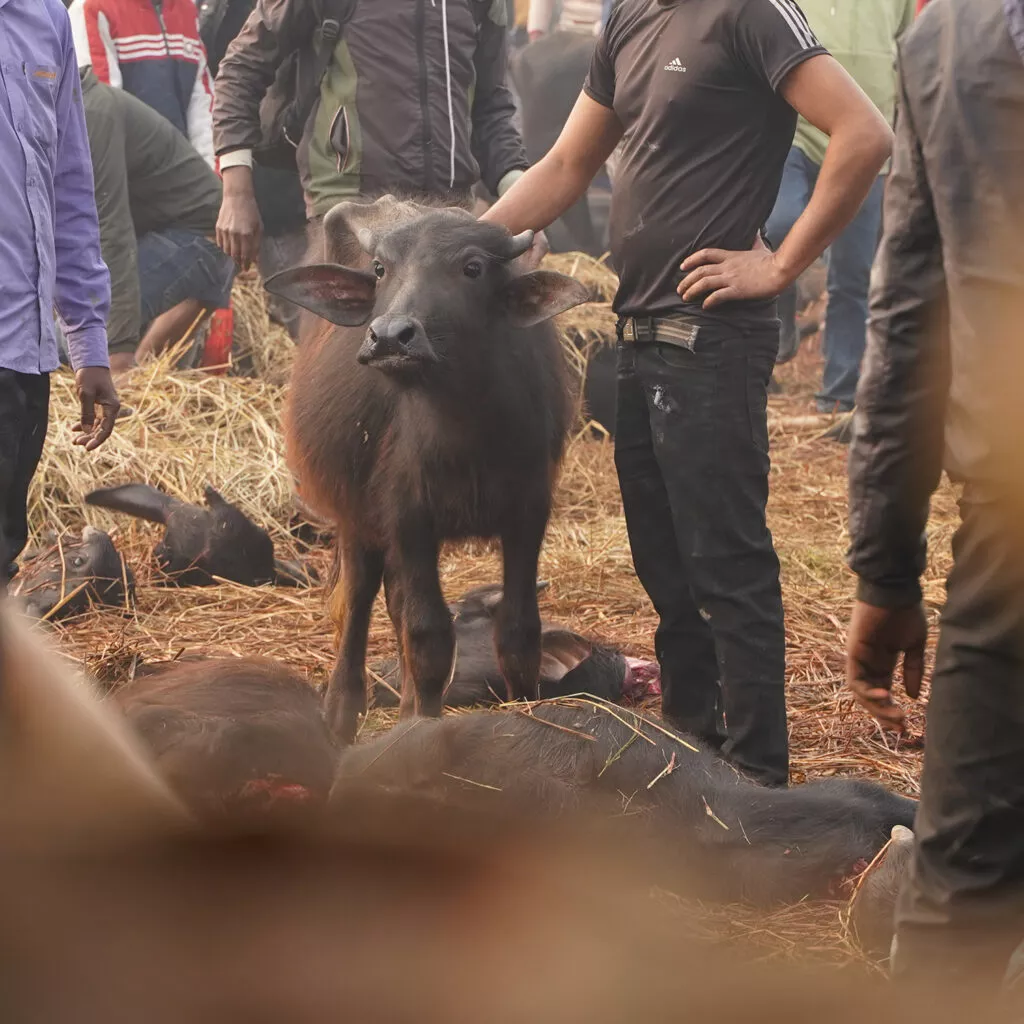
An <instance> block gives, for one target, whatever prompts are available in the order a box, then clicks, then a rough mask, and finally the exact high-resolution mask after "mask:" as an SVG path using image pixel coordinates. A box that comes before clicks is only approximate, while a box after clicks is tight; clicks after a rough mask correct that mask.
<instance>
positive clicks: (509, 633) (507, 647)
mask: <svg viewBox="0 0 1024 1024" xmlns="http://www.w3.org/2000/svg"><path fill="white" fill-rule="evenodd" d="M547 519H548V506H547V504H544V505H543V506H542V507H541V508H538V509H537V510H536V511H535V512H534V513H533V514H532V515H524V516H523V517H522V518H521V519H520V521H519V522H518V523H516V524H515V525H514V526H513V527H511V528H510V529H509V530H507V531H506V532H505V533H503V534H502V538H501V548H502V560H503V562H504V571H505V581H504V589H503V596H502V599H501V604H500V605H499V606H498V611H497V614H496V615H495V622H494V631H495V637H494V639H495V645H496V646H497V649H498V663H499V665H500V666H501V672H502V675H503V676H504V677H505V683H506V685H507V686H508V690H509V697H510V698H511V699H512V700H520V699H522V698H525V699H526V700H536V699H537V682H538V678H539V676H540V653H541V649H540V610H539V608H538V607H537V562H538V559H539V557H540V546H541V544H542V543H543V540H544V529H545V527H546V526H547Z"/></svg>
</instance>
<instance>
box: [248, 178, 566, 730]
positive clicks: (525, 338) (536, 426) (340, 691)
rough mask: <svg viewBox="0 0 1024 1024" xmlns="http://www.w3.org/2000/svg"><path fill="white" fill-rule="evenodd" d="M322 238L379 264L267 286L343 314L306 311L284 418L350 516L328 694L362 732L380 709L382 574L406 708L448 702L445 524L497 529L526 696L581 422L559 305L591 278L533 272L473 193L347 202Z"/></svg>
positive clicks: (429, 709)
mask: <svg viewBox="0 0 1024 1024" xmlns="http://www.w3.org/2000/svg"><path fill="white" fill-rule="evenodd" d="M324 236H325V251H326V252H327V253H328V256H329V258H333V259H337V258H338V254H351V253H352V251H353V247H354V242H353V239H357V240H358V244H359V246H360V247H361V248H362V249H363V250H364V260H363V263H362V266H365V265H366V259H367V258H369V257H372V259H373V261H375V263H374V264H373V266H374V272H373V273H372V274H371V273H367V272H366V271H365V270H363V269H353V268H352V267H345V266H340V265H337V264H322V265H319V266H310V267H301V268H297V269H295V270H293V271H285V272H284V273H283V274H281V275H278V277H277V278H275V279H272V280H271V281H269V282H268V287H269V288H271V289H272V290H275V291H276V292H277V294H280V295H282V296H284V297H286V298H289V299H291V300H293V301H296V302H298V303H299V304H300V305H304V306H305V307H306V308H307V309H310V310H312V311H314V312H316V313H317V314H318V315H320V316H322V317H324V318H325V319H330V320H331V321H332V322H333V323H334V324H335V325H336V326H334V327H333V328H325V327H324V326H323V325H319V326H317V325H312V324H310V323H308V322H307V324H306V327H307V334H306V336H305V337H304V339H303V343H302V344H301V345H300V347H299V351H298V355H297V359H296V364H295V369H294V372H293V374H292V388H291V392H290V398H289V402H288V417H287V435H288V451H289V459H290V463H291V466H292V469H293V471H294V473H295V475H296V478H297V479H298V482H299V490H300V492H301V496H302V499H303V500H304V501H305V502H307V503H308V504H309V505H310V506H311V507H312V508H313V509H314V510H315V511H316V512H317V513H319V514H320V515H322V516H324V517H327V518H329V519H331V520H332V521H333V522H334V523H336V525H337V543H338V549H339V554H340V557H341V562H342V564H343V572H342V573H341V590H342V591H343V593H342V594H340V595H339V607H337V608H336V609H335V612H336V620H338V621H340V620H341V619H342V618H344V630H343V633H342V636H341V651H340V654H339V659H338V664H337V666H336V668H335V672H334V674H333V676H332V679H331V682H330V685H329V688H328V697H327V711H328V720H329V721H330V723H331V725H332V727H333V728H334V729H335V731H336V732H337V733H338V735H339V736H340V737H341V738H342V740H344V741H346V742H348V741H351V740H352V739H353V738H354V737H355V733H356V730H357V727H358V721H359V717H360V715H361V714H362V713H363V712H364V711H365V707H366V676H365V659H366V640H367V631H368V628H369V621H370V614H371V609H372V606H373V601H374V598H375V596H376V594H377V592H378V590H379V588H380V586H381V583H382V582H383V583H384V587H385V591H386V594H387V599H388V601H387V603H388V612H389V614H390V616H391V619H392V622H393V623H394V625H395V630H396V633H397V634H398V637H399V643H400V648H401V657H402V664H403V675H404V676H405V677H406V679H407V682H408V684H409V685H407V686H406V687H405V692H406V697H405V710H406V711H411V710H412V709H413V707H414V706H416V707H417V708H418V709H419V711H420V712H421V713H423V714H427V715H436V714H438V713H440V710H441V707H442V702H441V693H442V690H443V688H444V684H445V681H446V679H447V677H448V674H449V670H450V668H451V664H452V651H453V639H454V638H453V633H452V624H451V616H450V613H449V611H448V608H447V606H446V605H445V602H444V598H443V595H442V593H441V588H440V583H439V580H438V574H437V559H438V554H439V549H440V545H441V544H442V543H443V542H444V541H447V540H455V539H460V538H466V537H481V538H499V539H500V540H501V543H502V549H503V554H504V575H505V578H504V600H503V601H502V604H501V606H500V607H499V608H498V609H497V612H496V616H495V635H496V644H497V652H498V660H499V663H500V664H501V669H502V675H503V677H504V679H505V681H506V682H507V683H508V684H509V687H510V690H511V693H512V695H513V696H530V695H536V685H537V677H538V667H539V663H540V655H541V651H540V616H539V612H538V610H537V598H536V593H535V584H536V575H537V558H538V554H539V550H540V545H541V541H542V539H543V536H544V530H545V528H546V525H547V519H548V514H549V511H550V507H551V491H552V486H553V484H554V481H555V478H556V476H557V470H558V465H559V462H560V460H561V457H562V451H563V448H564V445H565V441H566V435H567V431H568V428H569V423H570V401H569V393H568V386H567V378H566V371H565V366H564V360H563V356H562V352H561V347H560V345H559V342H558V338H557V336H556V334H555V331H554V329H553V328H552V327H551V326H550V325H549V324H547V323H545V322H544V321H545V320H546V319H547V318H548V317H550V316H551V315H553V313H554V312H557V311H559V310H561V309H566V308H568V307H569V306H571V305H574V304H575V303H577V302H579V301H581V300H582V299H583V298H585V297H586V295H585V293H584V291H583V290H582V288H581V286H579V285H578V283H576V282H573V281H571V280H570V279H568V278H564V277H562V276H561V275H554V274H550V273H546V272H536V273H533V274H525V275H524V274H518V273H517V272H516V270H515V269H514V268H513V266H512V262H511V261H512V258H513V257H514V256H515V255H516V254H517V253H518V252H520V251H522V247H520V248H519V249H517V248H516V247H515V244H514V243H513V240H512V239H510V237H509V236H508V234H507V233H506V232H504V231H503V230H501V229H499V228H496V227H494V226H492V225H487V224H481V223H480V222H478V221H476V220H474V218H473V217H472V216H471V215H470V214H468V213H466V212H465V211H461V210H424V208H422V207H417V206H415V205H413V204H410V203H399V202H397V201H395V200H393V199H390V198H386V199H384V200H380V201H379V202H378V203H376V204H372V205H356V204H352V203H342V204H341V205H339V206H338V207H335V209H334V210H332V211H331V213H330V214H328V216H327V217H326V218H325V221H324ZM367 324H368V325H369V327H367V326H366V325H367Z"/></svg>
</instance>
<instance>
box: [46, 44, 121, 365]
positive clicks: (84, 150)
mask: <svg viewBox="0 0 1024 1024" xmlns="http://www.w3.org/2000/svg"><path fill="white" fill-rule="evenodd" d="M56 112H57V124H58V129H57V161H56V173H55V175H54V189H53V191H54V206H55V211H54V212H55V216H54V252H55V256H56V271H57V275H56V276H57V282H56V289H55V292H54V305H55V306H56V307H57V312H58V313H59V314H60V318H61V321H62V322H63V324H64V331H65V334H66V336H67V340H68V353H69V355H70V356H71V365H72V367H74V369H76V370H80V369H81V368H82V367H83V366H109V365H110V358H109V356H108V354H107V326H106V325H107V313H108V311H109V309H110V274H109V273H108V271H107V267H106V264H105V263H104V262H103V257H102V256H101V255H100V228H99V221H98V219H97V215H96V196H95V192H94V188H93V179H92V160H91V158H90V155H89V136H88V134H87V133H86V128H85V111H84V110H83V108H82V85H81V80H80V78H79V74H78V62H77V60H76V58H75V48H74V44H73V42H72V37H71V31H70V26H69V28H68V32H67V35H66V37H65V40H64V66H63V68H62V69H61V76H60V85H59V86H58V93H57V103H56Z"/></svg>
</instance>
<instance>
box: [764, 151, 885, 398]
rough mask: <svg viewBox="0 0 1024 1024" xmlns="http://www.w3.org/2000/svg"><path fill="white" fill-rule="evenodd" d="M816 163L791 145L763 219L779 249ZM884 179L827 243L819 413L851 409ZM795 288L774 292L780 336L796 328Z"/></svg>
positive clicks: (802, 202)
mask: <svg viewBox="0 0 1024 1024" xmlns="http://www.w3.org/2000/svg"><path fill="white" fill-rule="evenodd" d="M820 170H821V167H820V165H818V164H816V163H815V162H814V161H813V160H811V159H809V158H808V157H807V156H805V155H804V153H803V152H802V151H801V150H799V149H797V148H796V147H795V146H794V147H793V148H792V149H791V150H790V151H789V156H788V157H787V158H786V169H785V171H784V172H783V175H782V186H781V188H780V189H779V198H778V199H777V200H776V201H775V209H774V210H772V215H771V217H769V218H768V224H767V226H766V231H767V235H768V240H769V241H770V242H771V244H772V246H773V247H775V248H778V246H779V245H781V244H782V241H783V239H784V238H785V237H786V235H787V234H789V229H790V228H791V227H792V226H793V225H794V224H795V223H796V220H797V218H798V217H799V216H800V214H802V213H803V212H804V208H805V207H806V206H807V203H808V202H809V200H810V198H811V193H812V192H813V191H814V186H815V185H816V184H817V181H818V173H819V172H820ZM884 183H885V179H884V178H883V177H879V178H877V179H876V181H875V183H874V185H872V186H871V191H870V192H869V193H868V197H867V199H865V200H864V204H863V205H862V206H861V208H860V211H859V212H858V214H857V216H856V217H854V219H853V220H852V221H851V222H850V224H849V225H848V226H847V228H846V230H845V231H844V232H843V233H842V234H841V235H840V236H839V237H838V238H837V239H836V240H835V241H834V242H833V243H832V245H831V247H830V249H829V262H828V312H827V313H826V315H825V337H824V349H825V373H824V376H823V380H822V388H821V393H820V394H819V395H818V396H817V399H818V408H819V410H821V411H822V412H832V411H834V410H836V409H839V410H841V411H844V412H846V411H849V410H850V409H852V408H853V401H854V395H855V393H856V391H857V379H858V377H859V376H860V363H861V359H862V358H863V356H864V342H865V335H866V333H867V320H868V282H869V279H870V277H871V264H872V262H873V261H874V258H875V249H876V248H877V247H878V238H879V234H880V231H881V224H882V190H883V187H884ZM796 313H797V310H796V287H795V286H794V287H791V288H789V289H787V290H786V291H785V292H784V293H783V294H782V295H780V296H779V317H780V319H781V320H782V336H783V339H784V341H783V347H785V339H786V338H787V337H789V338H792V337H793V335H794V334H795V333H796ZM788 332H793V333H792V334H789V333H788Z"/></svg>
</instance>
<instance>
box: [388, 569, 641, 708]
mask: <svg viewBox="0 0 1024 1024" xmlns="http://www.w3.org/2000/svg"><path fill="white" fill-rule="evenodd" d="M500 603H501V587H500V586H494V585H490V586H483V587H476V588H475V589H473V590H470V591H468V592H467V593H465V594H463V595H462V597H460V598H459V599H458V601H456V602H455V603H454V604H452V605H449V606H448V607H449V610H450V611H451V613H452V616H453V621H454V625H455V671H454V672H453V673H452V678H451V682H450V683H449V684H448V685H447V686H446V687H445V691H444V704H445V707H449V708H457V707H472V706H474V705H476V704H500V703H502V702H503V701H504V700H505V683H504V680H503V679H502V675H501V668H500V667H499V665H498V657H497V654H496V653H495V650H494V612H495V610H496V609H497V607H498V606H499V604H500ZM540 643H541V658H540V678H539V680H538V691H539V694H540V696H541V697H542V698H545V697H567V696H570V695H571V694H581V693H582V694H589V695H590V696H593V697H600V698H602V699H603V700H609V701H618V700H620V699H621V698H622V697H623V696H624V695H628V694H626V690H627V689H628V684H629V680H630V675H631V672H630V668H629V665H628V664H627V662H626V659H625V658H624V657H623V656H622V655H621V654H620V653H619V652H618V651H616V650H613V649H612V648H610V647H604V646H603V645H602V644H598V643H594V642H593V641H591V640H587V639H586V638H585V637H582V636H580V635H579V634H578V633H573V632H572V630H569V629H565V628H563V627H561V626H556V625H554V624H553V623H550V622H542V623H541V638H540ZM373 669H374V671H375V672H376V674H377V675H378V676H380V677H381V679H382V680H383V683H380V682H378V683H377V684H376V685H375V686H374V689H373V702H374V705H375V706H376V707H393V706H394V705H395V704H397V703H398V698H397V697H396V696H395V695H394V690H396V689H397V688H398V686H399V685H400V679H399V671H400V667H399V665H398V662H397V661H384V662H378V663H377V664H376V665H374V666H373ZM389 687H390V689H389Z"/></svg>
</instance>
